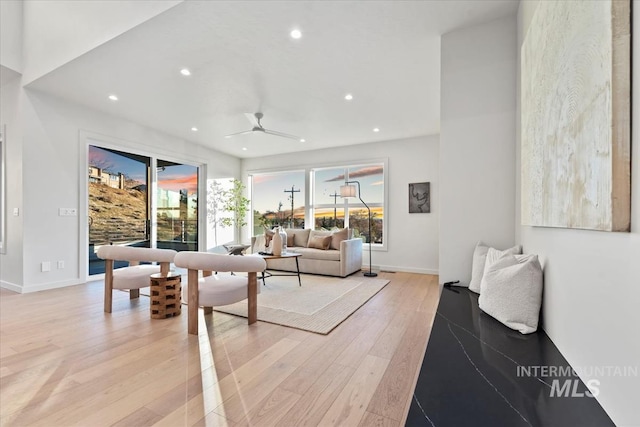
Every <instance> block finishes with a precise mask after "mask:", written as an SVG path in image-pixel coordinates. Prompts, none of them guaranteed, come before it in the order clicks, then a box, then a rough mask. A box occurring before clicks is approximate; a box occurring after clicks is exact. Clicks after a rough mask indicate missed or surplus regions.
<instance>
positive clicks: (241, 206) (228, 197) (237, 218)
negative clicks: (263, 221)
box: [220, 179, 249, 241]
mask: <svg viewBox="0 0 640 427" xmlns="http://www.w3.org/2000/svg"><path fill="white" fill-rule="evenodd" d="M232 183H233V186H232V187H231V188H230V189H228V190H223V191H222V192H221V197H220V201H221V209H220V210H221V211H222V212H229V213H231V215H230V216H224V217H223V218H220V225H222V226H223V227H235V236H236V238H237V239H238V241H240V231H241V230H242V227H243V226H245V225H247V221H246V220H245V219H246V217H247V212H248V211H249V199H247V198H246V197H245V196H244V193H245V189H246V187H245V185H244V184H243V183H242V181H238V180H237V179H234V180H233V181H232Z"/></svg>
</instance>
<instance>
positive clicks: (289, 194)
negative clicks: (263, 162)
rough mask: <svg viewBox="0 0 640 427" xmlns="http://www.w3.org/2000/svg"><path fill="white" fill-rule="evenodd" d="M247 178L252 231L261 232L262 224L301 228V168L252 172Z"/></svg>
mask: <svg viewBox="0 0 640 427" xmlns="http://www.w3.org/2000/svg"><path fill="white" fill-rule="evenodd" d="M251 179H252V182H251V192H252V194H251V205H252V209H253V228H254V229H253V234H254V235H257V234H261V233H263V226H266V227H269V228H271V227H272V226H274V225H283V226H285V227H287V228H304V215H305V179H304V171H291V172H280V173H270V174H256V175H253V176H252V177H251Z"/></svg>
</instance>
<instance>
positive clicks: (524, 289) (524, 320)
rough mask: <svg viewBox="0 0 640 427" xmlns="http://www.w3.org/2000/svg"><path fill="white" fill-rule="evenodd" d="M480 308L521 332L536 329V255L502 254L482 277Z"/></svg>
mask: <svg viewBox="0 0 640 427" xmlns="http://www.w3.org/2000/svg"><path fill="white" fill-rule="evenodd" d="M478 304H479V306H480V309H481V310H482V311H484V312H485V313H487V314H488V315H490V316H492V317H494V318H495V319H497V320H499V321H500V322H501V323H503V324H504V325H506V326H508V327H509V328H511V329H515V330H517V331H520V333H522V334H530V333H532V332H535V331H536V330H538V320H539V315H540V306H541V305H542V267H541V266H540V262H539V261H538V257H537V256H536V255H511V254H505V255H503V256H502V257H501V258H500V259H498V260H497V261H496V262H494V263H492V264H491V265H490V266H489V267H488V268H487V270H486V271H485V273H484V277H483V278H482V293H481V294H480V297H479V298H478Z"/></svg>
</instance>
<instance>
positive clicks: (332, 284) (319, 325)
mask: <svg viewBox="0 0 640 427" xmlns="http://www.w3.org/2000/svg"><path fill="white" fill-rule="evenodd" d="M357 274H358V273H356V277H353V276H352V277H347V278H345V279H342V278H338V277H324V276H312V275H302V286H301V287H300V286H298V278H297V277H295V276H292V277H287V276H274V277H268V278H267V285H266V286H263V285H262V280H259V281H258V285H259V286H260V288H261V289H260V291H261V292H260V293H259V294H258V320H261V321H263V322H269V323H275V324H278V325H283V326H289V327H292V328H297V329H303V330H305V331H310V332H316V333H318V334H328V333H329V332H331V330H333V329H334V328H335V327H336V326H338V325H339V324H340V323H342V322H344V321H345V320H346V319H347V318H348V317H349V316H350V315H351V314H352V313H353V312H354V311H356V310H357V309H358V308H360V307H361V306H362V305H363V304H364V303H366V302H367V301H368V300H369V299H370V298H371V297H373V296H374V295H375V294H377V293H378V292H379V291H380V290H381V289H382V288H384V287H385V286H386V285H387V284H388V283H389V281H388V280H386V279H375V278H367V277H362V276H359V277H358V276H357ZM214 310H216V311H220V312H223V313H229V314H234V315H236V316H243V317H247V301H246V300H245V301H240V302H239V303H236V304H231V305H226V306H222V307H214Z"/></svg>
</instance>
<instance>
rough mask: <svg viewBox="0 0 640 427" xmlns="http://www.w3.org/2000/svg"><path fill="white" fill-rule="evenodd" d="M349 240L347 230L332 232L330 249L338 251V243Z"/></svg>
mask: <svg viewBox="0 0 640 427" xmlns="http://www.w3.org/2000/svg"><path fill="white" fill-rule="evenodd" d="M348 238H349V229H348V228H343V229H342V230H340V229H338V230H334V231H333V232H332V233H331V249H336V250H340V242H342V241H343V240H347V239H348Z"/></svg>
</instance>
